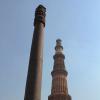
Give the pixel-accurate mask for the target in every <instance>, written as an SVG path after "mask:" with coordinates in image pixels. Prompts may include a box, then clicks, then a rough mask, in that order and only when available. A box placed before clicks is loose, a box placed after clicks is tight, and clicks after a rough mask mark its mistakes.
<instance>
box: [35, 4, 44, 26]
mask: <svg viewBox="0 0 100 100" xmlns="http://www.w3.org/2000/svg"><path fill="white" fill-rule="evenodd" d="M45 16H46V8H45V7H44V6H43V5H39V6H38V7H37V8H36V10H35V19H34V26H35V25H36V24H37V23H43V24H44V26H45Z"/></svg>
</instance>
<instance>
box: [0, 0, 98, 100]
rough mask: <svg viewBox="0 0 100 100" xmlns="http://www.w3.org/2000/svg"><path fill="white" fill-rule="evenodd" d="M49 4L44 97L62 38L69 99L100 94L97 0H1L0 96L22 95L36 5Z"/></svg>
mask: <svg viewBox="0 0 100 100" xmlns="http://www.w3.org/2000/svg"><path fill="white" fill-rule="evenodd" d="M39 4H43V5H44V6H45V7H46V8H47V16H46V27H45V40H44V64H43V82H42V100H48V95H50V91H51V80H52V78H51V75H50V73H51V71H52V68H53V58H52V56H53V54H54V46H55V41H56V39H57V38H61V39H62V43H63V47H64V54H65V56H66V59H65V64H66V69H67V70H68V72H69V75H68V88H69V94H70V95H71V96H72V99H73V100H100V44H99V43H100V0H0V100H24V91H25V84H26V76H27V70H28V62H29V55H30V48H31V41H32V35H33V29H34V28H33V21H34V11H35V8H36V7H37V6H38V5H39Z"/></svg>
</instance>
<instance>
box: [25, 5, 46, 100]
mask: <svg viewBox="0 0 100 100" xmlns="http://www.w3.org/2000/svg"><path fill="white" fill-rule="evenodd" d="M45 12H46V8H45V7H43V6H42V5H39V6H38V7H37V8H36V11H35V19H34V34H33V39H32V46H31V52H30V60H29V67H28V75H27V82H26V89H25V97H24V100H41V80H42V63H43V40H44V39H43V37H44V35H43V34H44V27H45V16H46V14H45Z"/></svg>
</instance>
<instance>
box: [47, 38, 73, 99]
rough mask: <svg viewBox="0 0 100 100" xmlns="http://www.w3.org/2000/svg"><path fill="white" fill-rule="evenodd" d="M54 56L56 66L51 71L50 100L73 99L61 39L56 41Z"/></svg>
mask: <svg viewBox="0 0 100 100" xmlns="http://www.w3.org/2000/svg"><path fill="white" fill-rule="evenodd" d="M53 58H54V66H53V71H52V72H51V75H52V88H51V95H50V96H49V97H48V100H71V96H70V95H69V94H68V87H67V79H66V77H67V75H68V72H67V71H66V70H65V64H64V59H65V56H64V54H63V46H62V45H61V40H60V39H58V40H57V41H56V46H55V55H54V56H53Z"/></svg>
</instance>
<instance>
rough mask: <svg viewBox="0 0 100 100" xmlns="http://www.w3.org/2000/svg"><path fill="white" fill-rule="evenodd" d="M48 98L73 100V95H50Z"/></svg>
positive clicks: (50, 99) (49, 99) (52, 99)
mask: <svg viewBox="0 0 100 100" xmlns="http://www.w3.org/2000/svg"><path fill="white" fill-rule="evenodd" d="M48 100H71V96H70V95H64V94H56V95H50V96H49V97H48Z"/></svg>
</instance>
